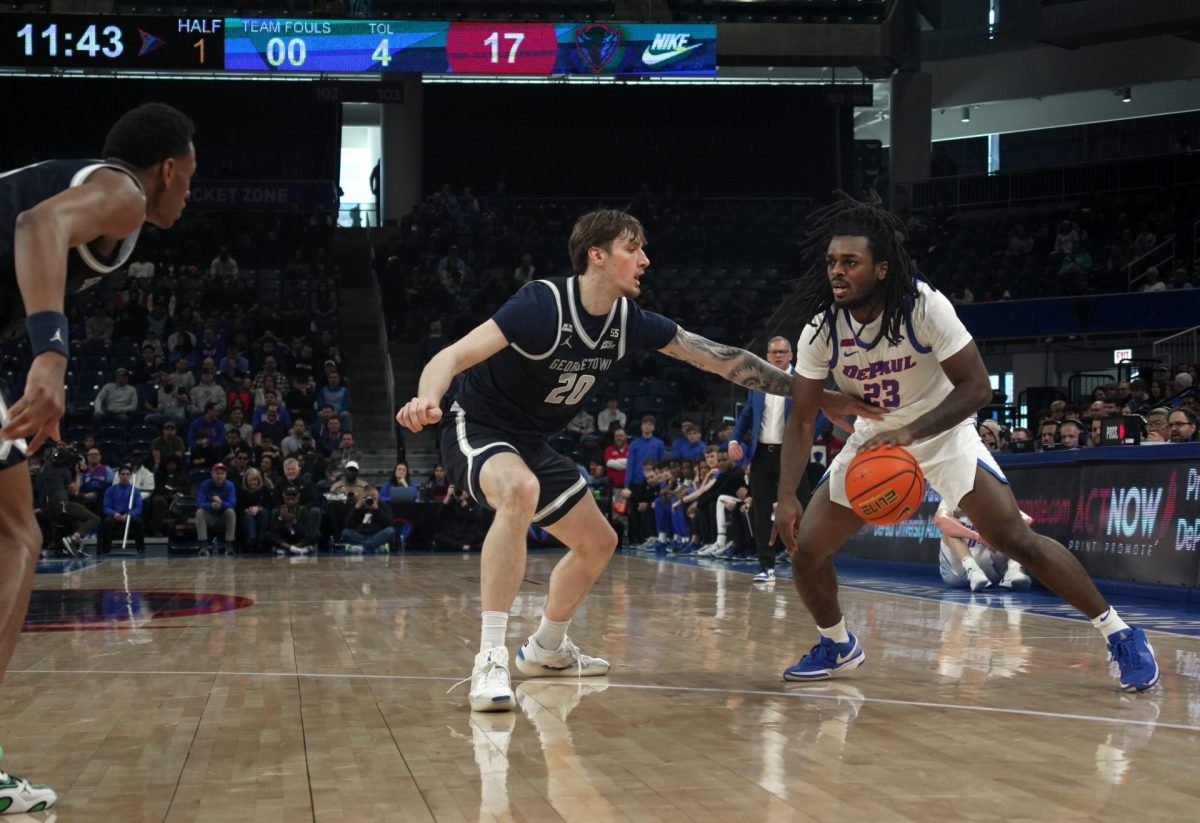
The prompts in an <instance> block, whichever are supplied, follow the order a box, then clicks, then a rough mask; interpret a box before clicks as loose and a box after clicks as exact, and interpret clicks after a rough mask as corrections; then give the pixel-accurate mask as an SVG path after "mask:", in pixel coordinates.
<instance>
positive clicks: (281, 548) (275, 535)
mask: <svg viewBox="0 0 1200 823" xmlns="http://www.w3.org/2000/svg"><path fill="white" fill-rule="evenodd" d="M317 539H318V535H317V532H316V531H315V530H314V529H311V528H309V527H308V525H306V523H305V518H304V507H303V506H301V505H300V492H299V490H298V489H296V488H295V487H294V486H288V487H287V488H286V489H284V490H283V503H282V504H281V505H280V506H279V508H278V509H277V510H276V511H275V517H274V518H273V519H272V520H271V533H270V535H268V540H269V541H270V542H271V543H274V544H275V553H276V554H286V553H288V552H291V553H292V554H297V555H305V554H308V553H309V552H315V551H316V550H317Z"/></svg>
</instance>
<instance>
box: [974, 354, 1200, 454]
mask: <svg viewBox="0 0 1200 823" xmlns="http://www.w3.org/2000/svg"><path fill="white" fill-rule="evenodd" d="M1196 380H1197V374H1196V366H1195V365H1194V364H1192V363H1182V364H1180V365H1178V366H1175V367H1173V368H1172V367H1168V366H1161V367H1158V368H1156V369H1155V370H1154V371H1153V372H1150V373H1147V374H1144V375H1141V376H1138V377H1135V378H1133V379H1132V380H1128V381H1124V380H1123V381H1119V382H1114V383H1112V384H1110V385H1106V386H1100V387H1097V388H1096V389H1095V390H1094V391H1093V392H1092V394H1091V396H1090V397H1087V398H1084V399H1083V400H1082V401H1078V402H1077V401H1072V400H1065V399H1060V400H1055V401H1053V402H1052V403H1051V404H1050V405H1049V406H1048V407H1047V408H1043V409H1037V410H1035V411H1034V412H1033V414H1032V416H1031V420H1032V421H1034V423H1033V425H1031V426H1030V427H1024V426H1016V427H1013V428H1008V427H1006V426H1004V425H1002V424H1001V423H999V422H997V421H995V420H984V421H983V423H982V424H981V425H980V428H979V434H980V437H982V438H983V442H984V444H985V445H987V447H988V448H989V449H991V450H992V451H1017V452H1027V451H1055V450H1065V449H1087V448H1095V447H1097V446H1101V445H1104V442H1103V441H1104V436H1103V435H1104V431H1103V427H1104V421H1105V420H1106V419H1110V418H1116V417H1122V418H1126V419H1127V420H1128V421H1130V422H1131V423H1132V425H1133V428H1134V430H1135V431H1132V432H1129V434H1128V435H1127V436H1132V435H1133V434H1135V433H1136V435H1137V437H1138V439H1139V440H1140V442H1141V443H1143V444H1161V443H1192V442H1197V441H1198V440H1200V438H1198V437H1197V415H1198V414H1200V394H1197V391H1196ZM1127 428H1128V427H1127Z"/></svg>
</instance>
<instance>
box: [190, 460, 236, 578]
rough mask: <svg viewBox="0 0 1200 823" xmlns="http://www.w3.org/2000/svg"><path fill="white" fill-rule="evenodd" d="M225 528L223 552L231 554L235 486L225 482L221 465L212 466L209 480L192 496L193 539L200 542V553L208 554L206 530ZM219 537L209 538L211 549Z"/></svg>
mask: <svg viewBox="0 0 1200 823" xmlns="http://www.w3.org/2000/svg"><path fill="white" fill-rule="evenodd" d="M218 526H224V527H225V549H226V551H232V549H231V548H230V547H231V546H233V541H234V538H236V537H237V487H236V486H234V485H233V483H232V481H230V480H227V479H225V464H224V463H215V464H213V467H212V477H210V478H209V479H208V480H205V481H204V482H203V483H201V484H200V491H199V492H197V493H196V539H197V540H199V541H200V554H201V556H206V555H207V554H208V546H207V545H206V544H207V543H208V530H209V529H215V528H217V527H218ZM218 540H219V538H216V537H214V538H213V547H214V548H219V546H218V545H217V543H218Z"/></svg>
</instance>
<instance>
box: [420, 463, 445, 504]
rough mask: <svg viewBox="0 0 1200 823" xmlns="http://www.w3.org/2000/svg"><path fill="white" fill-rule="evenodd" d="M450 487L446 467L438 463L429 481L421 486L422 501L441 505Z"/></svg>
mask: <svg viewBox="0 0 1200 823" xmlns="http://www.w3.org/2000/svg"><path fill="white" fill-rule="evenodd" d="M448 487H449V483H447V482H446V467H445V466H443V465H442V464H441V463H438V464H437V465H436V466H434V467H433V474H432V475H430V477H429V479H428V480H426V481H425V482H424V483H422V484H421V499H422V500H425V501H428V502H432V503H441V502H443V501H444V500H445V499H446V489H447V488H448Z"/></svg>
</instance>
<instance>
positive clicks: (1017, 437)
mask: <svg viewBox="0 0 1200 823" xmlns="http://www.w3.org/2000/svg"><path fill="white" fill-rule="evenodd" d="M1031 440H1033V435H1031V434H1030V433H1029V429H1027V428H1025V427H1024V426H1017V427H1016V428H1015V429H1013V430H1012V435H1011V436H1010V437H1009V438H1008V443H1009V446H1010V447H1012V444H1014V443H1028V442H1030V441H1031ZM1017 448H1020V447H1016V448H1014V449H1013V450H1014V451H1016V450H1017Z"/></svg>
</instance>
